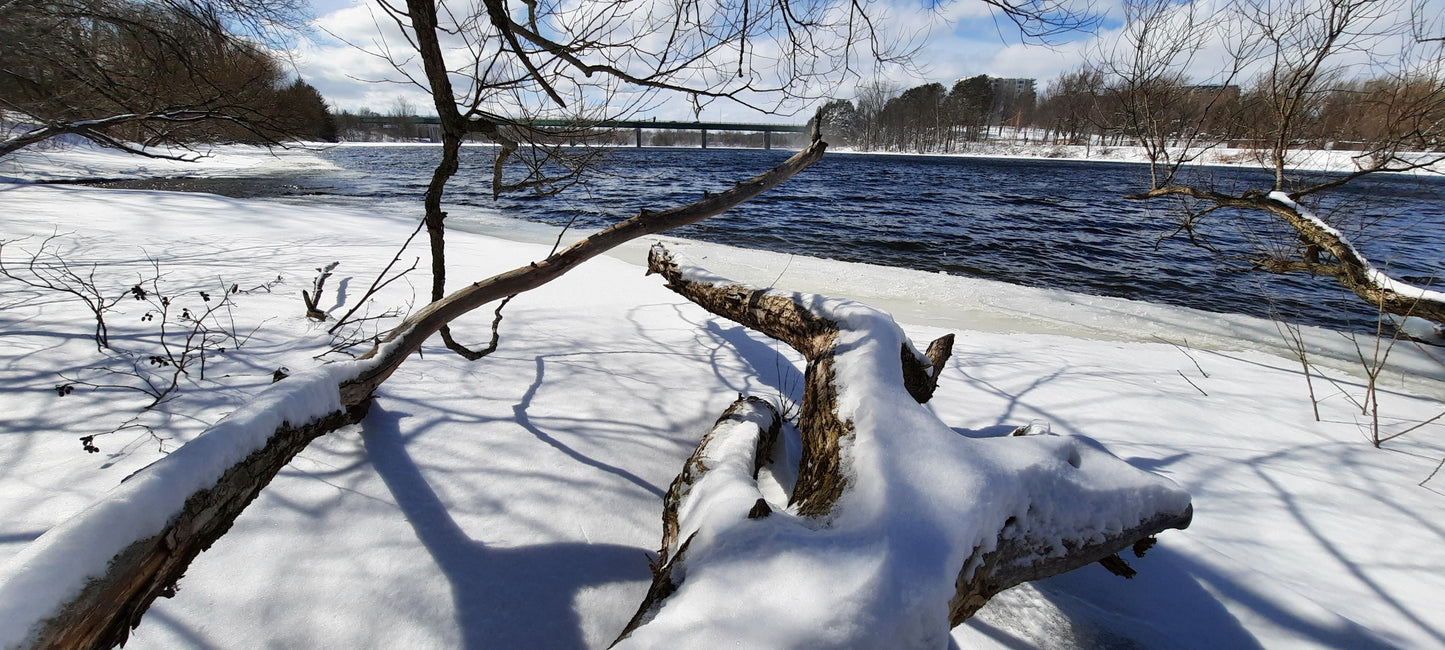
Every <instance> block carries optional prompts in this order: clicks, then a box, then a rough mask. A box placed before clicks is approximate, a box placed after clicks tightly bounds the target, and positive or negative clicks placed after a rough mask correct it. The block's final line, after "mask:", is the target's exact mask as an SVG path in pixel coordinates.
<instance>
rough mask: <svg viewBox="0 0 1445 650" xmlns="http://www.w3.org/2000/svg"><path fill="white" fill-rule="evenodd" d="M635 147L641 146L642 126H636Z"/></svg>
mask: <svg viewBox="0 0 1445 650" xmlns="http://www.w3.org/2000/svg"><path fill="white" fill-rule="evenodd" d="M637 148H638V149H641V148H642V127H640V126H639V127H637Z"/></svg>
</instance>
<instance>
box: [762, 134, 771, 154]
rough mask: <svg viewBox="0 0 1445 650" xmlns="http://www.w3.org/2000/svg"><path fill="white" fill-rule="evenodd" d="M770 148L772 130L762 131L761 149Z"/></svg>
mask: <svg viewBox="0 0 1445 650" xmlns="http://www.w3.org/2000/svg"><path fill="white" fill-rule="evenodd" d="M772 148H773V132H772V131H763V149H764V150H767V149H772Z"/></svg>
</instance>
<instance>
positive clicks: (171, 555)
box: [0, 127, 827, 648]
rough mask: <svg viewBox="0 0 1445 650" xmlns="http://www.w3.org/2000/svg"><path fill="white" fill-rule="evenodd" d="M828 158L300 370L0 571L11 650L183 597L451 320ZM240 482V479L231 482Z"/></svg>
mask: <svg viewBox="0 0 1445 650" xmlns="http://www.w3.org/2000/svg"><path fill="white" fill-rule="evenodd" d="M826 149H827V144H826V143H825V142H823V141H822V139H821V135H820V133H819V132H818V130H817V129H816V127H815V128H814V131H813V134H812V143H811V144H810V145H809V146H808V147H807V148H806V149H803V150H802V151H799V152H798V153H797V154H794V155H793V156H792V157H790V158H788V159H787V160H785V161H783V162H782V163H781V164H779V165H778V166H777V167H774V168H773V169H771V170H768V171H767V172H764V173H763V174H760V175H758V176H755V177H753V178H751V179H748V180H746V181H743V182H740V183H738V184H736V185H734V186H733V187H731V188H729V189H727V190H726V191H723V192H718V193H716V194H711V195H706V196H704V198H703V199H702V200H700V201H697V202H695V203H691V204H688V205H684V206H681V207H677V208H672V209H668V210H663V211H659V212H650V211H647V210H643V211H641V213H640V214H638V215H637V216H635V217H632V218H630V219H627V220H624V221H621V222H619V223H617V224H614V225H613V226H611V227H609V228H606V229H604V230H602V231H599V232H597V233H595V234H593V235H591V236H589V237H587V238H585V239H583V240H582V241H579V242H577V243H575V244H573V245H571V246H569V247H567V248H565V249H563V250H561V251H559V252H557V253H556V254H554V255H552V256H550V257H548V258H547V259H545V260H541V261H539V262H534V263H532V264H530V265H528V266H524V267H521V268H518V269H514V270H512V271H508V272H506V273H502V274H499V275H496V276H493V277H491V278H487V279H485V280H481V281H478V282H474V283H472V284H470V285H468V286H466V287H464V288H462V289H460V290H457V291H455V292H453V293H452V294H450V295H448V296H447V297H446V298H443V299H441V300H438V301H435V302H432V303H431V304H429V305H427V306H426V307H424V308H422V309H421V310H420V311H418V312H417V313H415V314H413V315H411V316H410V317H408V318H407V319H406V320H405V321H404V322H403V323H402V324H401V325H400V326H398V327H397V328H396V329H394V330H392V332H390V333H389V334H388V335H387V336H386V337H384V339H383V341H382V342H381V343H380V344H379V345H377V346H376V347H375V348H374V349H372V350H371V351H370V352H369V353H367V354H366V355H365V356H364V357H362V358H361V359H358V360H356V361H350V362H341V363H336V364H332V365H330V366H327V367H325V368H323V369H320V370H318V371H313V372H310V373H297V374H296V375H293V376H292V377H290V378H288V379H286V380H285V381H282V382H280V383H278V384H276V385H274V386H273V387H271V388H269V389H267V390H265V391H262V392H261V393H260V394H258V395H257V396H256V397H255V398H253V399H252V401H251V402H248V403H247V404H246V405H243V406H242V407H241V408H239V409H237V411H236V412H235V413H233V414H232V415H230V416H227V417H226V418H225V419H224V420H222V421H221V422H219V423H217V424H216V425H215V426H213V427H211V428H209V429H207V430H206V431H205V432H203V433H202V434H201V436H200V437H199V438H197V439H196V440H195V441H193V442H191V443H188V444H187V445H185V446H183V447H182V448H181V449H179V450H177V451H176V452H173V453H172V454H171V455H169V456H167V457H165V458H162V459H160V460H159V461H157V462H156V463H154V464H152V465H151V466H149V467H147V468H145V469H143V470H141V471H140V472H138V473H137V474H136V475H135V476H132V477H131V478H129V479H127V481H126V482H125V483H123V484H122V485H121V486H120V487H118V488H116V490H114V491H113V492H111V493H110V494H108V495H107V496H106V497H104V498H103V499H102V500H101V501H99V502H97V503H96V504H95V505H93V506H91V507H90V508H88V509H87V510H85V511H83V512H81V513H80V514H78V515H76V516H75V517H73V518H71V519H70V520H67V521H65V522H62V523H61V524H59V525H57V526H56V527H55V528H53V529H52V530H50V531H47V532H46V533H45V534H44V535H42V536H41V537H40V538H38V539H36V540H35V541H34V542H31V543H30V544H29V545H27V546H26V548H25V549H24V550H22V551H21V553H19V554H18V555H17V556H16V557H15V558H12V560H11V561H10V562H9V563H8V564H7V565H5V567H4V570H3V571H4V573H3V574H0V581H3V582H0V648H10V647H16V646H18V647H27V648H49V647H57V648H59V647H66V648H71V647H97V648H104V647H111V646H114V645H117V644H120V643H123V642H124V641H125V639H126V636H127V632H128V630H129V629H132V628H134V627H135V626H136V625H137V624H139V621H140V618H141V615H142V614H144V612H145V611H146V609H147V608H148V607H149V606H150V604H151V602H153V601H154V600H155V598H156V597H158V596H163V595H169V594H171V593H174V591H175V585H176V581H177V580H178V579H179V578H180V577H181V575H182V574H183V573H184V572H185V569H186V567H188V566H189V564H190V562H191V561H192V560H193V559H194V558H195V557H196V556H197V555H198V554H199V553H200V552H201V551H203V550H205V549H206V548H209V547H210V545H211V544H212V543H213V542H214V541H215V540H216V539H217V538H219V537H220V536H221V535H222V534H224V533H225V532H226V531H227V530H229V528H230V525H231V522H233V521H234V520H235V518H236V517H237V516H239V515H240V513H241V512H242V511H243V510H244V509H245V507H246V506H247V505H248V504H249V503H250V502H251V500H252V499H254V498H255V496H256V494H258V493H259V492H260V491H261V489H262V488H264V487H265V486H266V485H267V484H268V483H269V482H270V480H271V479H272V478H273V477H274V476H275V474H276V472H278V471H279V470H280V469H281V467H283V466H284V465H285V463H286V462H287V461H289V460H290V458H291V457H292V456H294V455H295V454H296V453H298V452H300V451H301V450H302V449H304V448H305V447H306V445H307V444H308V443H310V441H311V440H313V439H315V438H316V437H319V436H321V435H324V434H326V433H329V432H331V431H334V430H336V429H338V428H341V427H342V426H345V425H346V424H348V423H352V422H355V421H357V419H359V418H360V416H361V414H364V412H365V408H366V405H367V404H368V403H369V402H370V400H371V396H372V393H373V392H374V391H375V390H376V389H377V387H379V386H380V385H381V384H382V382H384V381H386V379H387V378H388V377H390V376H391V374H392V373H393V372H395V371H396V369H397V367H399V366H400V365H401V364H402V362H404V361H406V359H408V358H409V357H410V356H411V355H413V354H414V353H416V352H417V351H419V350H420V349H421V346H422V344H423V343H424V342H426V340H427V339H428V338H430V337H431V336H432V335H433V334H436V333H437V332H438V331H440V330H441V329H442V328H443V327H444V326H446V324H447V323H449V322H451V321H452V320H455V319H456V318H458V317H460V316H462V315H464V314H467V313H469V312H471V311H472V310H475V309H477V308H479V307H482V306H484V305H486V304H488V303H491V302H494V301H496V300H500V299H502V298H505V297H507V296H510V295H514V294H518V293H522V292H525V291H529V290H531V289H535V288H537V287H540V286H542V285H544V284H547V283H548V282H551V281H552V280H555V279H557V278H559V277H561V276H562V275H564V274H565V273H567V272H568V271H570V270H572V269H573V268H576V266H577V265H579V264H581V263H582V262H584V261H586V260H589V259H591V258H593V257H596V256H598V255H601V254H602V253H604V252H606V251H608V250H611V249H612V248H615V247H617V246H618V245H620V244H623V243H625V242H628V241H631V240H633V239H636V238H638V237H643V236H646V235H650V234H653V233H657V232H661V231H664V230H668V229H671V228H676V227H678V226H683V225H687V224H691V223H697V222H699V221H702V220H704V219H707V218H709V217H712V216H715V215H718V214H721V213H723V212H725V211H727V210H729V209H732V208H733V207H735V206H737V205H738V204H740V203H742V202H744V201H747V200H748V199H751V198H753V197H755V196H757V195H758V194H761V193H762V192H764V191H766V190H768V189H770V188H772V187H774V186H776V185H778V184H780V183H782V182H783V181H786V180H787V179H789V178H791V177H792V176H793V175H794V174H796V173H798V172H800V171H802V170H804V169H806V168H807V167H808V166H810V165H812V164H813V163H814V162H817V161H818V159H820V158H821V157H822V156H823V152H824V151H825V150H826ZM198 443H199V444H198ZM188 450H189V451H188ZM260 459H267V460H266V461H265V462H260ZM270 459H278V460H277V462H272V461H271V460H270ZM227 477H231V478H227ZM231 479H235V480H237V481H239V483H236V484H235V485H231V486H229V487H225V488H224V489H222V488H221V487H220V486H221V484H222V482H223V481H227V480H231ZM228 485H229V484H228ZM193 499H194V500H199V501H198V503H201V504H202V506H201V512H203V513H204V516H202V517H200V519H202V520H203V523H204V526H198V525H196V524H194V523H192V520H191V519H188V516H187V515H186V512H188V510H187V508H190V507H191V505H190V504H191V503H192V500H193ZM156 540H160V542H159V544H160V545H159V546H157V545H156V544H157V542H156ZM80 551H83V552H80Z"/></svg>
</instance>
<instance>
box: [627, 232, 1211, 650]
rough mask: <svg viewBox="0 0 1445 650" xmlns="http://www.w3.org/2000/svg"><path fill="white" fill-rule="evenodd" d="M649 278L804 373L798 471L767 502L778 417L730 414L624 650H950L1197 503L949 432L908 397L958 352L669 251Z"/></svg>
mask: <svg viewBox="0 0 1445 650" xmlns="http://www.w3.org/2000/svg"><path fill="white" fill-rule="evenodd" d="M649 272H651V273H659V274H661V275H662V276H663V277H664V278H665V279H666V280H667V286H668V287H669V288H670V289H672V290H674V291H676V292H677V293H679V294H681V295H682V296H684V297H686V298H688V299H689V300H692V301H693V302H695V303H697V304H698V305H700V306H702V307H703V308H705V309H707V310H708V311H711V312H713V313H715V314H718V315H720V316H723V317H725V318H729V319H731V320H735V321H737V322H739V323H743V324H745V325H748V326H749V327H754V328H755V329H758V330H759V331H761V332H763V333H765V334H767V335H769V336H772V337H774V338H776V339H778V340H780V341H783V342H784V343H787V344H789V345H790V346H792V347H793V348H794V349H796V350H798V351H799V352H800V353H801V354H803V356H804V357H805V358H806V359H807V363H808V367H807V371H806V375H805V377H806V380H805V382H804V386H805V387H804V396H803V406H802V411H801V413H800V415H799V420H798V430H799V431H798V435H799V437H800V440H801V444H802V459H801V462H800V466H799V467H798V468H796V469H797V480H796V482H795V483H793V484H792V485H791V486H788V485H786V484H785V480H780V481H779V483H784V485H783V489H784V491H787V490H789V489H790V490H791V492H790V494H787V495H779V494H773V495H772V498H770V497H769V495H768V492H769V490H768V489H765V487H764V485H765V483H764V482H760V481H759V480H758V477H759V474H760V472H761V471H768V470H769V468H772V469H773V470H774V471H773V474H774V476H777V477H787V476H790V475H792V472H791V470H792V469H793V468H789V467H776V463H771V462H770V461H769V459H768V454H767V453H766V452H767V451H768V450H770V449H772V446H773V444H774V443H773V442H772V441H771V439H772V438H773V437H775V436H776V435H777V430H778V427H779V418H778V416H777V413H776V411H775V410H774V409H772V407H770V406H768V405H767V404H765V403H763V402H761V401H760V400H757V399H750V400H740V401H739V402H737V403H735V404H734V405H733V407H732V408H730V409H729V410H728V412H727V413H726V414H724V416H723V418H722V419H720V420H719V421H718V424H717V425H716V426H715V427H714V428H713V430H712V431H711V432H710V433H709V434H708V435H707V436H706V437H705V438H704V439H703V441H702V443H701V444H700V445H699V446H698V449H697V451H696V453H694V454H693V456H692V458H690V459H689V460H688V462H687V464H686V465H685V466H684V468H683V471H682V473H681V474H680V475H679V476H678V478H677V480H675V481H674V482H673V484H672V487H671V489H670V490H669V491H668V495H667V497H666V499H665V502H664V509H663V543H662V549H661V550H660V551H659V552H658V558H657V561H656V562H655V563H654V564H653V584H652V587H651V588H650V589H649V591H648V595H647V597H646V599H645V601H644V602H643V604H642V606H641V607H640V608H639V610H638V612H637V615H636V616H634V617H633V619H632V621H631V622H630V623H629V624H628V626H627V628H626V629H625V630H624V631H623V633H622V636H621V637H619V639H618V643H617V644H618V645H623V646H640V647H695V646H698V645H710V644H714V645H715V644H716V643H717V641H718V640H720V639H726V640H728V641H729V642H731V643H735V644H737V645H739V646H740V647H769V648H785V647H800V646H807V647H925V646H933V647H942V646H944V645H946V643H947V637H948V634H949V629H950V628H952V627H953V626H955V625H957V624H959V623H961V622H962V621H964V620H965V619H967V618H968V617H970V616H972V615H973V613H974V612H976V611H978V609H979V608H980V607H982V606H983V604H984V603H985V602H987V601H988V599H989V598H990V597H992V596H993V595H994V594H996V593H998V592H999V591H1002V590H1003V589H1006V588H1008V587H1010V586H1013V585H1016V584H1019V583H1020V582H1024V581H1028V580H1035V579H1038V578H1042V577H1046V576H1049V575H1054V574H1057V573H1062V572H1064V571H1069V570H1072V569H1074V568H1077V567H1080V566H1083V565H1085V564H1089V563H1092V562H1097V561H1100V560H1102V559H1105V558H1110V557H1112V556H1114V554H1116V553H1118V552H1119V551H1120V550H1123V549H1125V548H1129V547H1130V546H1133V545H1135V544H1136V543H1139V542H1140V541H1141V540H1145V539H1147V538H1149V537H1151V536H1152V535H1154V534H1156V533H1159V532H1161V531H1163V530H1166V529H1169V528H1184V527H1186V526H1188V525H1189V521H1190V519H1191V517H1192V515H1193V508H1192V506H1191V504H1190V499H1189V495H1188V494H1187V493H1185V492H1184V491H1183V490H1181V489H1179V488H1178V487H1177V486H1175V485H1174V484H1172V483H1170V482H1169V481H1167V480H1165V479H1163V478H1160V477H1158V476H1155V475H1152V474H1149V473H1147V472H1143V471H1141V470H1138V469H1135V468H1134V467H1132V466H1130V465H1129V464H1127V463H1125V462H1123V461H1121V460H1119V459H1118V458H1115V457H1114V456H1112V455H1110V454H1109V453H1108V452H1107V451H1104V450H1103V449H1102V448H1100V447H1099V446H1098V445H1097V444H1096V443H1093V442H1092V441H1090V440H1088V439H1086V438H1082V437H1072V436H1052V435H1034V436H1021V437H1018V436H1015V437H1005V438H994V439H980V440H975V439H969V438H965V437H963V436H960V435H958V434H957V433H956V432H954V431H953V430H952V429H950V428H949V427H948V426H946V425H945V424H943V423H942V422H941V421H939V420H938V418H937V417H935V416H934V415H933V413H932V411H930V410H928V409H926V408H924V407H923V406H921V403H922V402H924V401H926V400H927V399H928V397H930V396H931V394H932V389H931V387H930V389H929V390H928V391H927V392H928V394H927V395H923V394H920V393H919V392H918V391H916V390H914V389H912V388H911V386H913V385H917V383H918V377H917V374H916V373H922V375H923V376H924V377H926V379H927V384H929V385H930V386H936V383H937V377H938V370H939V369H941V367H942V366H943V362H944V360H946V358H947V353H946V352H945V351H944V348H945V347H947V346H948V345H950V344H951V339H940V341H938V342H935V344H934V345H931V346H930V351H931V354H926V355H925V354H920V353H918V352H917V351H916V350H915V349H914V348H913V346H912V345H911V344H910V343H909V342H908V339H907V337H906V336H905V335H904V334H903V332H902V331H901V329H899V327H898V326H897V324H896V323H894V322H893V320H892V318H891V317H889V316H888V315H887V314H884V313H882V312H879V311H877V310H874V309H871V308H869V307H866V306H864V305H861V304H858V303H855V302H851V301H846V300H834V299H828V298H823V297H819V296H806V295H799V294H787V293H781V292H775V291H765V290H758V289H752V288H748V287H743V286H739V285H735V284H731V283H729V282H727V281H724V280H720V279H717V278H713V277H711V276H708V275H706V273H705V272H702V271H700V270H697V269H688V268H685V267H683V266H681V265H679V264H678V263H677V262H676V261H675V260H674V259H673V258H672V256H671V255H670V254H668V253H667V252H666V251H665V250H663V249H662V248H661V247H654V249H653V253H652V255H651V256H650V259H649ZM900 350H901V351H902V354H901V355H900V353H899V351H900ZM900 361H901V362H900ZM910 368H911V370H910ZM925 368H926V370H925ZM911 375H912V376H914V379H913V380H911V381H910V380H909V377H910V376H911ZM767 484H768V485H771V483H767ZM779 497H783V498H785V499H786V502H782V501H780V500H779ZM1120 564H1122V561H1120ZM1116 566H1117V565H1116Z"/></svg>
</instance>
